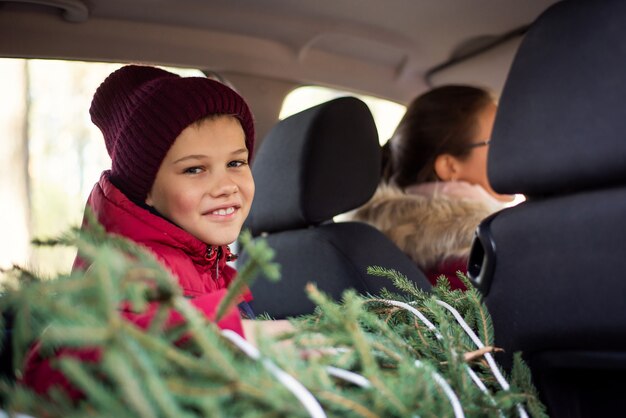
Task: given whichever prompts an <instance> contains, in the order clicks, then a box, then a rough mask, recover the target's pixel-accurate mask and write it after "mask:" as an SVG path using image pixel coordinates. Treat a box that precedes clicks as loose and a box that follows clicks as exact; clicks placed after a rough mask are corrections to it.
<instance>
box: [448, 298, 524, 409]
mask: <svg viewBox="0 0 626 418" xmlns="http://www.w3.org/2000/svg"><path fill="white" fill-rule="evenodd" d="M436 302H437V304H438V305H439V306H443V307H444V308H446V309H447V310H448V311H450V312H451V313H452V315H453V316H454V319H456V321H457V322H458V323H459V325H461V328H463V330H464V331H465V333H466V334H467V335H469V337H470V338H471V339H472V341H473V342H474V344H476V347H478V348H484V347H485V345H484V344H483V343H482V341H480V338H478V335H476V333H475V332H474V330H472V329H471V328H470V327H469V325H467V322H465V320H464V319H463V317H462V316H461V314H460V313H459V312H458V311H457V310H456V309H454V308H453V307H452V306H450V305H448V304H447V303H446V302H443V301H441V300H437V301H436ZM484 356H485V359H486V360H487V364H489V368H490V369H491V371H492V372H493V375H494V376H495V378H496V380H497V381H498V383H499V384H500V386H501V387H502V389H503V390H505V391H509V389H510V388H511V386H510V385H509V382H507V381H506V379H505V378H504V376H502V373H500V369H499V368H498V365H497V364H496V361H495V360H494V358H493V356H492V355H491V353H485V354H484ZM516 407H517V412H518V414H519V416H520V417H521V418H528V413H527V412H526V410H525V409H524V407H523V406H522V405H521V404H517V405H516Z"/></svg>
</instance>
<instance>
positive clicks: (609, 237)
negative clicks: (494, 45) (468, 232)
mask: <svg viewBox="0 0 626 418" xmlns="http://www.w3.org/2000/svg"><path fill="white" fill-rule="evenodd" d="M625 29H626V2H624V1H622V0H603V1H593V0H588V1H578V0H568V1H564V2H561V3H558V4H556V5H555V6H553V7H551V8H550V9H549V10H547V11H546V12H545V13H544V14H543V15H542V16H540V18H539V19H538V20H537V21H536V22H535V23H534V24H533V25H532V26H531V28H530V30H529V32H528V33H527V35H526V37H525V39H524V41H523V43H522V45H521V47H520V49H519V51H518V53H517V56H516V57H515V60H514V62H513V65H512V68H511V71H510V73H509V76H508V79H507V81H506V84H505V87H504V91H503V93H502V96H501V99H500V106H499V110H498V114H497V117H496V122H495V126H494V131H493V136H492V142H491V148H490V155H489V162H488V164H489V166H488V173H489V179H490V181H491V183H492V184H493V187H494V188H495V190H496V191H498V192H501V193H524V194H526V195H527V197H528V201H526V202H524V203H523V204H521V205H519V206H516V207H513V208H510V209H507V210H504V211H501V212H499V213H496V214H495V215H493V216H491V217H490V218H488V219H486V220H485V221H483V223H482V224H481V225H480V226H479V228H478V233H477V239H476V240H475V241H474V246H473V248H472V254H471V256H470V263H469V264H470V265H469V273H470V277H471V278H472V279H473V280H474V281H475V282H476V283H477V285H478V286H479V288H480V289H481V290H482V291H483V293H484V294H485V295H486V298H485V301H486V304H487V307H488V309H489V311H490V313H491V315H492V317H493V323H494V329H495V337H496V340H495V343H496V345H497V346H500V347H502V348H504V349H505V350H506V352H505V354H504V355H503V356H501V358H500V360H501V361H502V362H503V364H505V365H508V364H509V363H510V359H511V355H512V354H513V352H515V351H519V350H522V351H523V353H524V357H525V358H526V359H527V360H528V361H529V364H530V366H531V368H532V371H533V376H534V379H535V383H536V384H537V386H538V388H539V389H540V392H541V395H542V397H543V399H544V401H545V402H546V404H547V405H548V408H549V414H550V416H554V417H559V416H567V417H570V416H571V417H577V416H612V415H613V414H611V411H613V412H615V410H614V408H617V406H618V403H621V402H620V401H621V396H620V395H621V393H622V392H623V390H624V387H625V385H624V383H623V382H624V381H626V279H625V278H624V274H623V273H622V272H623V269H624V260H626V222H625V219H626V106H625V105H624V100H625V98H626V82H625V79H626V76H625V75H626V36H625V35H624V30H625Z"/></svg>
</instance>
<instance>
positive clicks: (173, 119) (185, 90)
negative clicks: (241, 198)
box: [89, 65, 254, 204]
mask: <svg viewBox="0 0 626 418" xmlns="http://www.w3.org/2000/svg"><path fill="white" fill-rule="evenodd" d="M89 113H90V114H91V120H92V121H93V123H94V124H95V125H96V126H97V127H98V128H100V130H101V131H102V134H103V135H104V142H105V144H106V148H107V152H108V153H109V156H110V157H111V172H110V176H109V178H110V180H111V182H112V183H113V184H114V185H115V186H116V187H117V188H119V189H120V190H121V191H122V192H123V193H124V194H125V195H126V196H127V197H128V198H129V199H130V200H132V201H134V202H136V203H139V204H143V203H144V201H145V199H146V196H147V195H148V193H149V192H150V189H151V188H152V183H154V179H155V178H156V174H157V171H158V170H159V167H160V165H161V162H162V161H163V159H164V158H165V154H167V151H168V150H169V149H170V147H171V146H172V144H173V143H174V141H175V140H176V138H177V137H178V135H180V133H181V132H182V131H183V130H184V129H185V128H186V127H188V126H189V125H191V124H192V123H194V122H196V121H198V120H200V119H202V118H204V117H205V116H208V115H214V114H225V115H232V116H234V117H236V118H237V119H238V120H239V122H240V123H241V127H242V128H243V132H244V134H245V136H246V147H247V148H248V152H249V154H250V156H252V151H253V147H254V123H253V117H252V113H251V112H250V109H249V108H248V105H247V104H246V102H245V101H244V99H243V98H242V97H241V96H240V95H239V94H237V93H236V92H235V91H234V90H232V89H231V88H229V87H228V86H226V85H224V84H222V83H220V82H217V81H214V80H211V79H208V78H204V77H180V76H178V75H176V74H173V73H170V72H168V71H165V70H163V69H160V68H156V67H149V66H139V65H127V66H125V67H122V68H120V69H119V70H117V71H115V72H113V73H111V74H110V75H109V76H108V77H107V78H106V79H105V80H104V81H103V82H102V84H101V85H100V87H98V89H97V90H96V93H95V94H94V97H93V100H92V102H91V108H90V109H89Z"/></svg>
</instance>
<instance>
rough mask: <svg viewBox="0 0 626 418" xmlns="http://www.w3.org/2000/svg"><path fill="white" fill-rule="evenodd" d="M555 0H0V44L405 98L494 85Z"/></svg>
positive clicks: (6, 50)
mask: <svg viewBox="0 0 626 418" xmlns="http://www.w3.org/2000/svg"><path fill="white" fill-rule="evenodd" d="M554 2H555V1H554V0H524V1H519V0H506V1H505V0H472V1H468V0H421V1H418V0H385V1H383V0H317V1H304V0H263V1H259V0H211V1H207V0H85V1H83V0H19V1H16V0H12V1H6V0H0V56H5V57H48V58H72V59H83V60H105V61H124V62H126V61H132V62H146V63H154V64H163V65H179V66H189V67H198V68H202V69H205V70H211V71H216V72H219V73H227V74H234V75H237V74H240V75H250V76H256V77H265V78H271V79H275V80H276V81H277V82H281V81H285V82H288V83H289V84H290V85H292V84H297V85H299V84H311V83H314V84H322V85H327V86H332V87H338V88H342V89H348V90H352V91H356V92H362V93H368V94H372V95H376V96H380V97H384V98H388V99H391V100H395V101H398V102H401V103H406V102H408V101H409V100H410V99H411V98H412V97H414V96H415V95H416V94H417V93H419V92H421V91H423V90H425V89H427V88H428V87H429V86H431V85H437V84H442V83H448V82H471V83H476V84H480V85H484V86H487V87H491V88H492V89H494V90H495V91H496V93H497V92H498V91H499V90H500V89H501V87H502V84H503V82H504V78H505V76H506V72H507V70H508V67H509V65H510V62H511V59H512V57H513V54H514V51H515V49H516V48H517V45H518V44H519V41H520V39H521V36H520V34H521V33H523V30H524V28H525V27H526V26H527V25H528V24H529V23H531V22H532V21H533V20H534V19H535V18H536V17H537V16H538V15H539V14H540V13H541V12H542V11H543V10H545V9H546V8H547V7H548V6H549V5H551V4H552V3H554ZM63 11H65V13H63ZM486 46H490V47H486ZM481 50H482V51H481ZM477 51H481V52H477ZM463 55H467V56H468V57H469V58H467V59H460V58H459V57H461V56H463ZM448 61H452V62H453V63H454V65H446V62H448ZM456 61H458V62H456ZM438 68H439V69H438ZM437 69H438V70H437Z"/></svg>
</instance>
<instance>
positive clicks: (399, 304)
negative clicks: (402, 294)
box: [376, 299, 443, 340]
mask: <svg viewBox="0 0 626 418" xmlns="http://www.w3.org/2000/svg"><path fill="white" fill-rule="evenodd" d="M376 301H378V302H383V303H386V304H387V305H392V306H397V307H399V308H403V309H406V310H407V311H409V312H411V313H412V314H413V315H415V316H416V317H418V318H419V319H420V320H421V321H422V322H423V323H424V324H425V325H426V327H427V328H428V329H429V330H431V331H433V332H434V333H435V337H437V339H438V340H441V339H442V338H443V337H442V335H441V334H440V333H439V331H438V330H437V327H435V326H434V325H433V323H432V322H430V321H429V320H428V318H426V317H425V316H424V314H423V313H421V312H420V311H418V310H417V309H415V308H414V307H412V306H411V305H409V304H408V303H404V302H399V301H397V300H388V299H376Z"/></svg>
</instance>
